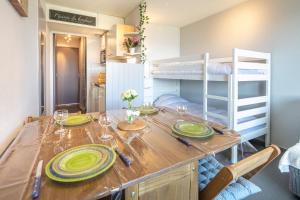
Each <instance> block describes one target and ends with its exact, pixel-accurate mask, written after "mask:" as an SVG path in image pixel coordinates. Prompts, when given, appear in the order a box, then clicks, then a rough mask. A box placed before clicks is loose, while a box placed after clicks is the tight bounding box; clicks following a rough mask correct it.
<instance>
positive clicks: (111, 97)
mask: <svg viewBox="0 0 300 200" xmlns="http://www.w3.org/2000/svg"><path fill="white" fill-rule="evenodd" d="M127 89H134V90H136V91H137V92H138V94H139V96H138V98H137V99H136V100H135V101H134V102H133V106H139V105H141V104H143V102H144V65H142V64H130V63H117V62H108V63H107V67H106V110H114V109H121V108H123V107H127V104H126V103H124V102H122V100H121V93H122V92H123V91H125V90H127Z"/></svg>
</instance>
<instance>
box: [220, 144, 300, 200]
mask: <svg viewBox="0 0 300 200" xmlns="http://www.w3.org/2000/svg"><path fill="white" fill-rule="evenodd" d="M252 144H254V146H255V147H256V148H257V149H262V148H263V146H262V144H261V143H252ZM283 151H284V150H283ZM228 155H229V152H225V153H222V154H219V155H217V159H218V160H219V161H220V162H222V163H223V164H225V165H226V164H228V163H229V160H228V158H229V156H228ZM281 155H282V154H281ZM280 157H281V156H279V157H278V158H277V159H276V160H274V161H273V162H272V163H271V164H270V165H268V166H267V167H266V168H265V169H263V171H261V172H260V173H258V174H256V175H255V176H254V177H253V178H252V179H251V181H252V182H253V183H255V184H256V185H257V186H259V187H260V188H261V189H262V192H260V193H258V194H256V195H253V196H251V197H249V198H247V199H249V200H261V199H262V200H289V199H291V200H293V199H298V200H299V199H300V198H298V197H296V196H294V195H293V194H292V193H290V191H289V188H288V187H289V176H288V174H287V173H284V174H282V173H280V171H279V169H278V163H279V160H280Z"/></svg>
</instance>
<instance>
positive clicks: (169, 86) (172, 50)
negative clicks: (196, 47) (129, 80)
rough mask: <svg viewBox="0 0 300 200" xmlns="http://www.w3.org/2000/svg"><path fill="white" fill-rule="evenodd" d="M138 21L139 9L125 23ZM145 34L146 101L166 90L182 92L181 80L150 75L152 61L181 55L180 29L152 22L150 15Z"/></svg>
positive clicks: (134, 23)
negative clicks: (169, 79)
mask: <svg viewBox="0 0 300 200" xmlns="http://www.w3.org/2000/svg"><path fill="white" fill-rule="evenodd" d="M138 22H139V9H135V10H134V11H133V12H132V13H130V15H129V16H127V17H126V18H125V24H130V25H134V26H137V25H138ZM145 36H146V39H145V46H146V48H147V51H146V55H147V62H146V63H145V91H144V95H145V96H144V100H145V102H152V101H153V100H155V98H156V97H157V96H159V95H160V94H161V93H164V91H172V90H173V91H176V92H177V93H179V92H180V84H179V81H168V82H165V81H163V80H154V81H153V79H152V78H151V76H150V70H151V61H153V60H159V59H165V58H172V57H178V56H179V55H180V29H179V28H178V27H174V26H168V25H161V24H154V23H151V16H150V23H149V24H148V25H147V26H146V31H145ZM154 88H155V89H154ZM159 89H160V90H159Z"/></svg>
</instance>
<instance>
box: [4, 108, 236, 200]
mask: <svg viewBox="0 0 300 200" xmlns="http://www.w3.org/2000/svg"><path fill="white" fill-rule="evenodd" d="M93 115H95V114H93ZM107 115H109V116H110V117H111V118H112V120H113V123H112V125H111V127H110V128H109V129H108V132H109V134H112V135H113V137H114V139H115V140H116V141H117V144H118V146H119V149H120V150H121V151H122V152H123V153H125V154H126V155H127V156H129V157H131V158H132V159H133V163H132V165H131V166H130V167H126V166H125V164H124V163H123V162H122V161H121V159H120V158H119V157H118V158H117V160H116V163H115V164H114V165H113V167H112V168H110V169H109V170H108V171H107V172H105V173H104V174H102V175H100V176H97V177H96V178H93V179H91V180H87V181H83V182H79V183H69V184H66V183H57V182H54V181H52V180H50V179H49V178H47V177H46V175H45V173H44V167H45V165H46V163H47V162H48V161H49V160H50V159H51V158H52V157H53V156H54V155H55V153H57V151H58V149H59V148H58V146H62V147H63V149H64V150H65V149H68V148H71V147H75V146H78V145H83V144H91V143H97V144H98V143H100V144H106V145H111V144H110V142H102V141H101V140H100V139H99V137H100V136H101V133H102V132H103V129H102V128H101V126H100V125H99V124H98V123H97V121H93V122H90V123H88V124H86V125H82V126H77V127H68V128H67V133H66V135H65V137H64V138H63V141H62V142H61V143H59V145H58V144H57V141H59V139H60V138H59V136H58V135H55V134H53V133H54V131H55V130H57V129H58V127H57V126H56V125H55V123H54V121H53V119H52V118H43V119H41V120H40V121H38V122H33V123H31V124H28V125H27V126H26V127H25V128H24V130H23V131H22V133H21V134H22V137H21V138H19V140H17V141H18V142H19V143H21V142H22V141H27V142H28V144H30V142H29V141H30V139H33V138H36V140H35V142H34V144H35V145H34V147H35V148H32V146H29V147H28V148H30V149H26V146H23V148H14V151H13V154H12V155H9V156H6V157H5V158H3V159H5V164H2V167H1V163H0V168H2V169H4V170H6V171H5V172H6V174H7V173H14V171H13V169H11V170H10V167H11V166H10V163H14V162H13V160H16V157H17V158H18V159H19V160H18V163H20V164H21V163H22V162H23V163H24V165H23V166H24V168H23V169H24V170H26V168H28V169H27V170H31V171H30V172H31V173H29V175H28V180H27V181H25V182H24V184H26V187H24V190H23V192H22V193H21V194H20V195H21V199H31V192H32V187H33V182H34V175H35V169H36V165H37V163H38V161H39V160H44V165H43V173H42V184H41V194H40V197H39V199H49V200H50V199H99V198H101V197H105V196H108V195H110V194H111V193H113V192H115V191H119V190H123V189H126V199H139V198H138V197H135V196H134V195H132V194H134V193H133V192H132V191H136V190H138V188H137V185H138V186H139V191H140V192H144V193H146V192H149V191H150V189H149V188H151V187H152V185H155V184H156V185H157V184H161V185H164V184H165V181H166V179H168V180H169V183H170V181H172V177H176V176H179V174H180V173H182V172H183V171H190V169H192V170H191V173H194V175H191V178H189V181H192V182H194V183H195V185H194V188H193V186H191V187H190V189H191V188H192V189H193V190H198V187H197V181H198V178H197V172H194V171H195V168H197V161H198V160H199V159H201V158H204V157H205V156H207V155H211V154H215V153H218V152H220V151H223V150H225V149H228V148H230V147H232V146H233V145H236V144H238V143H239V142H240V137H239V135H238V134H237V133H235V132H233V131H228V132H226V133H225V134H223V135H221V134H218V133H216V134H215V135H214V136H213V137H211V138H209V139H207V140H198V139H189V141H190V142H191V143H192V146H189V147H188V146H186V145H184V144H182V143H180V142H179V141H178V140H177V139H176V138H174V137H172V136H171V134H172V131H171V128H170V126H171V125H172V124H174V123H175V122H176V120H178V118H179V116H178V114H177V113H176V111H173V110H170V109H167V108H164V109H162V110H160V112H159V113H158V114H155V115H151V116H149V117H148V118H147V124H148V126H149V127H148V128H146V129H144V130H141V131H133V132H125V131H121V130H119V129H117V123H118V122H119V121H122V120H124V119H125V110H117V111H110V112H108V113H107ZM183 118H184V119H185V120H192V121H196V122H203V121H202V120H201V119H199V118H197V117H193V116H190V115H185V116H183ZM209 125H211V126H213V127H216V128H219V129H222V128H224V127H223V126H222V125H217V124H214V123H209ZM27 135H28V137H31V138H28V137H26V136H27ZM30 135H35V136H30ZM128 138H132V141H131V142H130V143H129V144H127V143H126V142H125V140H126V141H127V140H128ZM12 146H13V145H12ZM11 148H13V147H11ZM24 148H25V149H24ZM61 150H62V149H61ZM27 151H28V152H27ZM34 151H37V153H36V155H35V156H34ZM55 151H56V152H55ZM8 152H12V151H8ZM26 152H27V153H26ZM22 154H23V157H24V159H26V156H27V157H28V159H27V160H26V161H25V160H24V161H22V156H21V155H22ZM29 154H33V155H32V156H31V157H30V155H29ZM3 159H2V160H3ZM30 159H32V161H31V162H32V163H33V164H31V165H30V164H29V163H30V161H29V160H30ZM2 163H4V162H2ZM26 163H27V164H26ZM17 167H22V165H20V166H17ZM14 169H17V168H16V167H14ZM192 171H193V172H192ZM179 172H180V173H179ZM18 173H19V174H21V173H20V172H17V173H16V176H20V175H18ZM170 173H171V174H170ZM172 173H173V174H172ZM174 173H175V175H174ZM3 176H5V174H4V173H0V179H2V178H4V177H3ZM6 176H7V175H6ZM192 176H194V177H192ZM12 177H13V176H12ZM25 177H26V176H24V178H25ZM183 177H185V176H183ZM5 178H6V179H9V178H10V176H7V177H5ZM187 183H189V182H187V180H185V181H181V182H180V184H182V186H184V185H185V184H187ZM21 185H22V184H21ZM21 185H19V187H20V188H19V190H18V191H19V192H20V190H21V189H22V188H21ZM16 187H17V186H16ZM174 187H175V186H174ZM176 187H178V186H176ZM175 189H176V188H175ZM4 191H6V192H7V194H8V195H12V196H13V195H15V196H16V195H17V194H16V193H17V192H16V193H14V192H13V191H14V188H13V187H8V188H6V189H5V190H2V191H1V181H0V192H1V193H2V192H4ZM15 191H16V190H15ZM21 191H22V190H21ZM161 192H163V191H161ZM187 192H189V191H187ZM194 192H195V195H197V194H196V193H197V191H194ZM164 193H165V194H168V193H166V192H164ZM182 193H183V194H182V195H183V196H182V198H185V197H184V195H185V194H184V193H185V192H184V190H183V192H182ZM8 195H6V197H9V196H8ZM147 195H148V194H147ZM149 195H150V196H149ZM149 195H148V196H147V198H148V199H149V198H150V197H151V194H150V193H149ZM168 195H171V194H168ZM4 196H5V195H4ZM147 198H143V199H147ZM195 198H196V197H192V196H189V199H195ZM0 199H1V195H0ZM141 199H142V198H141Z"/></svg>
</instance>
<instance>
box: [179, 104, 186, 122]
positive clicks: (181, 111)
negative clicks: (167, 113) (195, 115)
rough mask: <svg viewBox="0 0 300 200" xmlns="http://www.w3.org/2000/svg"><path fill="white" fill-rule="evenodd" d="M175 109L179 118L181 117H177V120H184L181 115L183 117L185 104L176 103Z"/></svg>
mask: <svg viewBox="0 0 300 200" xmlns="http://www.w3.org/2000/svg"><path fill="white" fill-rule="evenodd" d="M176 111H177V113H178V114H179V116H180V118H181V119H179V120H178V121H184V120H183V119H182V117H183V115H184V114H185V113H186V111H187V106H185V105H178V106H177V107H176Z"/></svg>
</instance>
